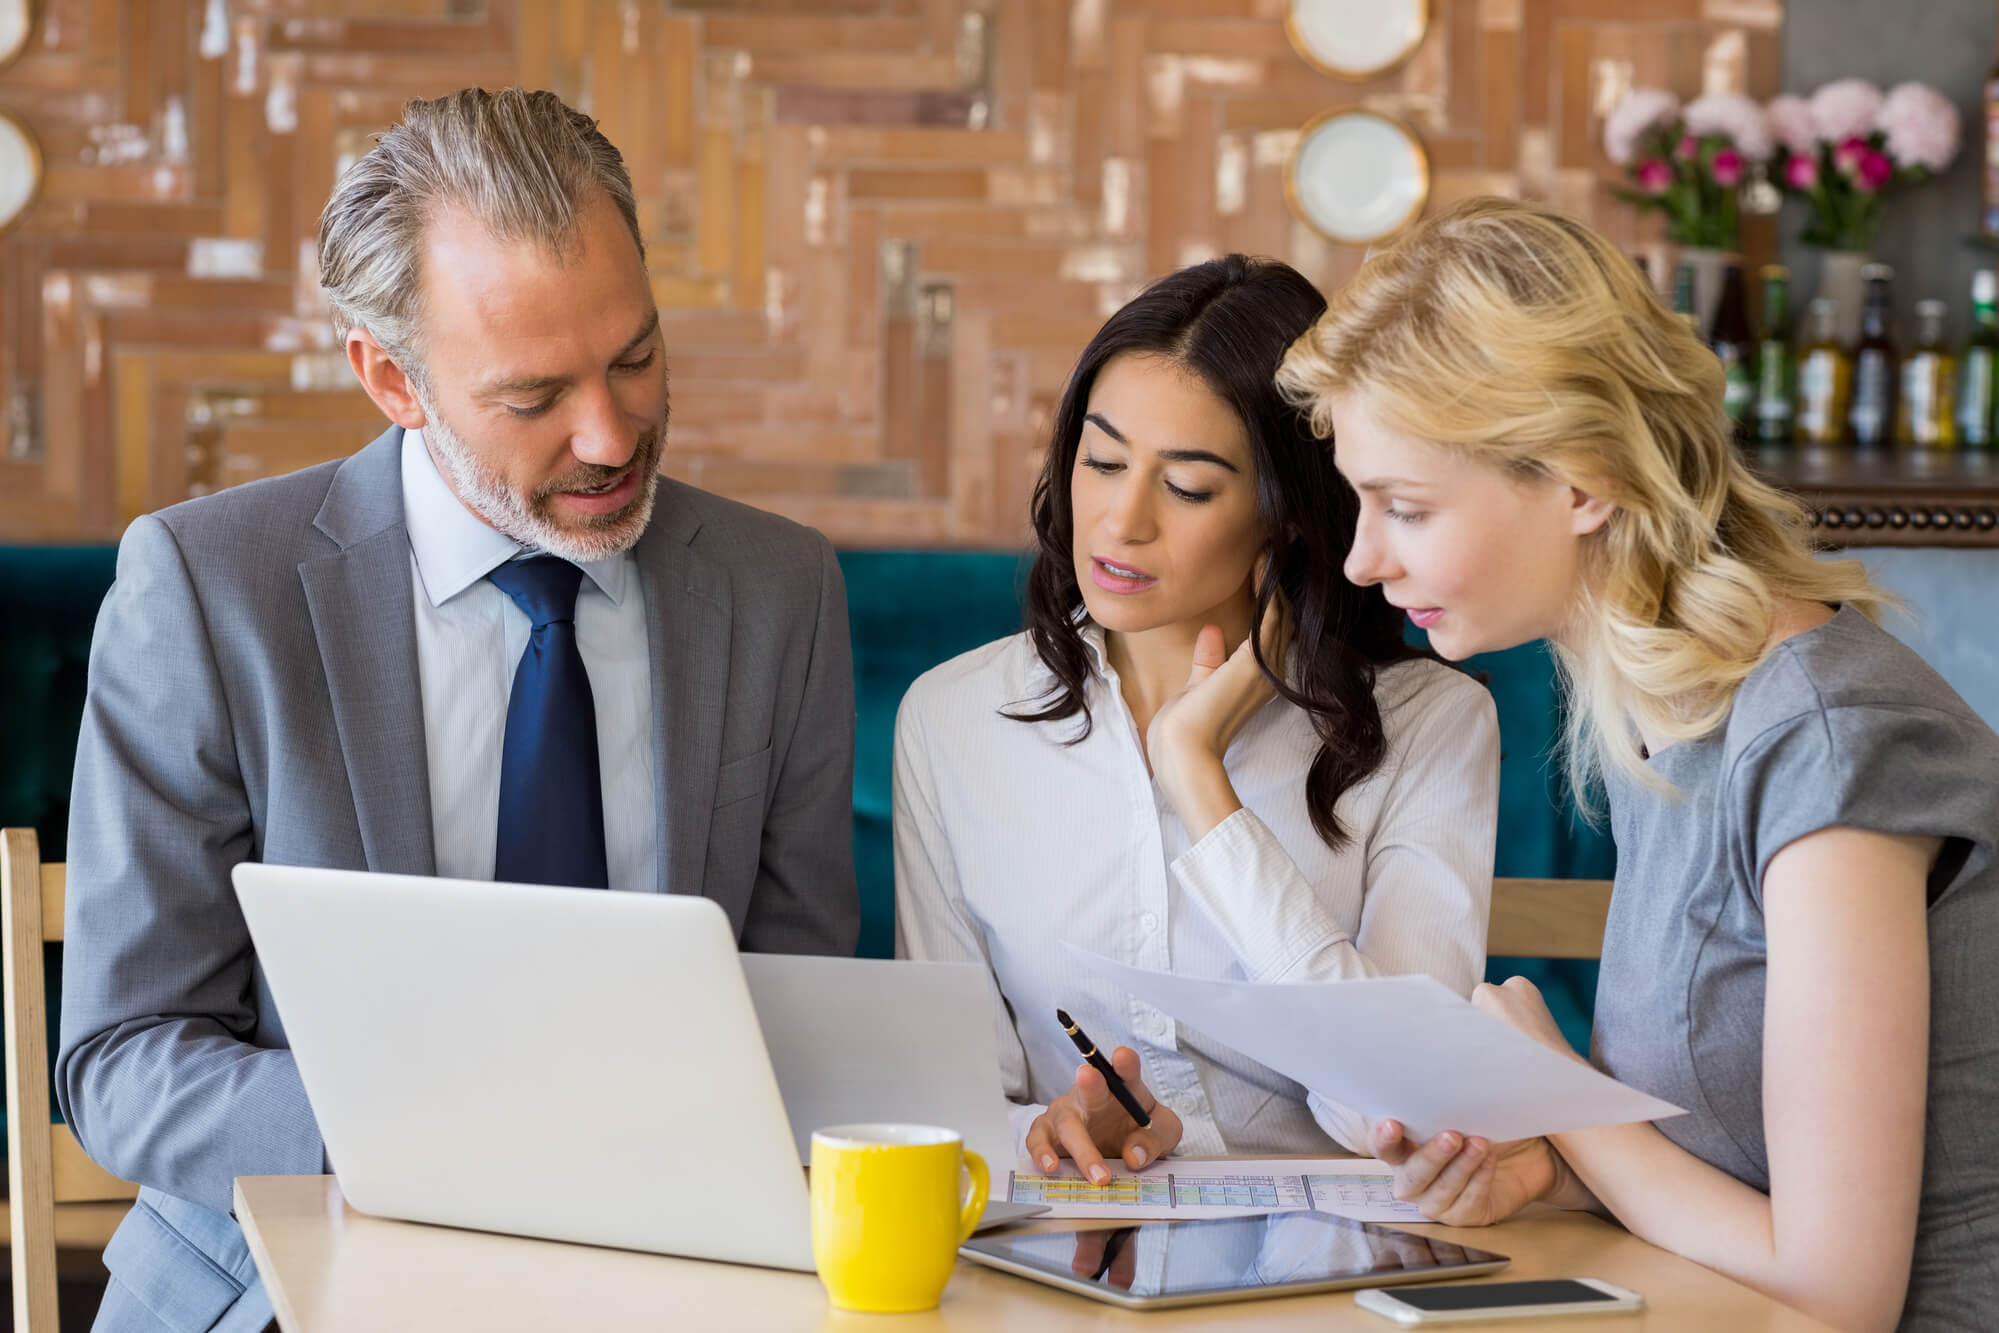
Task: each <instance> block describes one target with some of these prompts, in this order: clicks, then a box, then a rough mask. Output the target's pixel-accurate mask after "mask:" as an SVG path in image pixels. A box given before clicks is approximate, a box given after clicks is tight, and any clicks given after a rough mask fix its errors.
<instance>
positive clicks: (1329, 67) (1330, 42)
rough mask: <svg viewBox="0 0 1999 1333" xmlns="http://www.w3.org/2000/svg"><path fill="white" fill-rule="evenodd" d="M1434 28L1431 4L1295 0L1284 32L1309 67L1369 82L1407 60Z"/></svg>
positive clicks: (1393, 0) (1391, 0)
mask: <svg viewBox="0 0 1999 1333" xmlns="http://www.w3.org/2000/svg"><path fill="white" fill-rule="evenodd" d="M1429 28H1430V0H1291V3H1290V7H1289V8H1288V9H1287V10H1286V11H1285V15H1284V32H1285V35H1286V36H1288V37H1289V38H1290V39H1291V47H1292V49H1293V50H1295V51H1296V52H1297V53H1298V54H1299V55H1300V56H1301V57H1303V59H1304V61H1305V63H1306V64H1308V65H1310V66H1311V67H1312V68H1314V69H1316V70H1318V71H1319V72H1320V73H1322V74H1330V75H1332V76H1333V77H1334V78H1336V79H1370V78H1373V77H1374V76H1375V75H1377V74H1380V73H1382V72H1383V71H1385V70H1390V69H1393V68H1395V66H1397V65H1399V64H1401V63H1402V62H1403V61H1405V60H1407V59H1408V58H1409V57H1410V56H1411V55H1412V54H1414V53H1415V50H1416V48H1417V47H1418V46H1421V45H1422V44H1423V34H1424V33H1425V32H1427V31H1429Z"/></svg>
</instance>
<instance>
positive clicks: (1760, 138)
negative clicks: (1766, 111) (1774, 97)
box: [1686, 93, 1772, 162]
mask: <svg viewBox="0 0 1999 1333" xmlns="http://www.w3.org/2000/svg"><path fill="white" fill-rule="evenodd" d="M1686 125H1687V133H1689V134H1692V135H1695V136H1697V137H1700V138H1707V137H1709V136H1713V137H1715V138H1720V139H1726V140H1728V142H1729V143H1730V144H1731V145H1733V146H1734V148H1735V150H1736V151H1737V152H1739V153H1741V154H1742V156H1743V157H1744V158H1746V159H1748V160H1749V161H1751V162H1763V161H1766V160H1768V158H1769V156H1770V149H1771V147H1772V144H1771V141H1770V124H1769V121H1768V120H1767V119H1766V118H1765V117H1764V115H1763V108H1762V107H1760V106H1758V105H1756V103H1754V102H1752V101H1751V100H1749V99H1748V98H1747V97H1744V96H1742V95H1741V94H1740V93H1709V94H1708V95H1707V96H1706V97H1697V98H1695V99H1694V100H1693V101H1691V102H1689V103H1687V110H1686Z"/></svg>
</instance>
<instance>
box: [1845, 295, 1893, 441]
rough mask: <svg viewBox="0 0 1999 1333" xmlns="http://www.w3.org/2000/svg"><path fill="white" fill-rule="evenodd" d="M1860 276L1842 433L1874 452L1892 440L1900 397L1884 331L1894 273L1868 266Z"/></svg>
mask: <svg viewBox="0 0 1999 1333" xmlns="http://www.w3.org/2000/svg"><path fill="white" fill-rule="evenodd" d="M1860 273H1861V277H1862V278H1863V279H1864V280H1865V281H1866V283H1867V301H1866V304H1865V305H1863V306H1862V307H1861V310H1860V341H1859V342H1857V343H1855V344H1854V347H1853V403H1852V405H1851V406H1850V407H1848V408H1847V410H1846V430H1847V434H1848V435H1849V436H1850V437H1852V440H1853V443H1854V444H1855V445H1856V446H1858V447H1860V448H1862V449H1875V448H1879V447H1881V446H1882V445H1885V444H1887V443H1888V442H1889V441H1890V440H1891V439H1893V438H1894V434H1895V400H1896V399H1897V398H1898V397H1900V396H1901V395H1900V393H1899V389H1900V387H1901V386H1900V385H1899V384H1898V383H1897V379H1898V377H1899V374H1900V371H1901V366H1900V364H1899V363H1900V358H1899V357H1898V356H1896V354H1895V339H1894V336H1893V335H1892V334H1890V333H1889V332H1888V312H1889V310H1890V308H1891V303H1890V299H1889V294H1888V285H1889V283H1890V282H1891V281H1892V280H1893V279H1894V276H1895V271H1894V270H1893V269H1891V268H1889V267H1888V266H1887V265H1886V264H1869V265H1868V266H1867V267H1866V268H1864V269H1862V270H1861V271H1860Z"/></svg>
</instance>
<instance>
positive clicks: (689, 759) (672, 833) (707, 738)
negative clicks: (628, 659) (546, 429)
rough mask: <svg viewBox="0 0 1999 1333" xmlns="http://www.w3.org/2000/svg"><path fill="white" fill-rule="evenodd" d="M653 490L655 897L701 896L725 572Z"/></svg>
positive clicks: (723, 695)
mask: <svg viewBox="0 0 1999 1333" xmlns="http://www.w3.org/2000/svg"><path fill="white" fill-rule="evenodd" d="M659 485H660V491H659V500H658V510H657V512H656V513H655V515H654V518H653V521H652V523H651V524H649V525H648V526H647V528H646V533H645V535H644V536H643V537H641V538H640V539H639V543H638V546H637V548H636V549H635V554H636V556H637V564H638V568H639V581H640V584H641V585H642V586H643V587H644V589H645V599H646V600H645V608H646V639H647V646H648V651H649V656H650V658H651V664H652V679H653V772H655V773H657V774H658V775H659V789H658V800H659V810H658V813H657V816H656V819H657V822H656V825H655V827H656V829H657V834H658V838H659V890H660V892H662V893H700V892H702V884H703V877H704V875H705V874H706V871H707V862H708V825H709V817H710V815H712V814H713V812H714V807H715V774H716V772H717V770H718V769H719V768H720V767H721V760H722V716H723V713H724V711H725V709H726V706H727V703H728V697H729V630H730V622H731V620H732V619H733V617H732V615H731V612H730V593H729V581H728V576H727V574H726V573H725V572H724V571H723V570H722V569H721V568H720V567H719V566H718V565H716V564H715V563H714V562H713V561H711V560H709V559H708V558H707V557H706V556H703V555H701V554H700V553H698V552H697V551H695V550H694V549H693V548H692V546H691V545H690V543H691V542H692V540H693V538H694V534H695V532H697V531H698V530H699V527H700V524H699V522H698V520H696V519H695V517H694V516H693V515H692V514H691V513H690V512H689V511H688V509H687V507H686V506H685V504H684V503H681V502H680V499H679V496H678V495H677V493H676V491H677V488H676V486H675V484H674V483H673V482H672V481H670V480H667V479H665V478H662V479H661V480H660V483H659Z"/></svg>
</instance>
